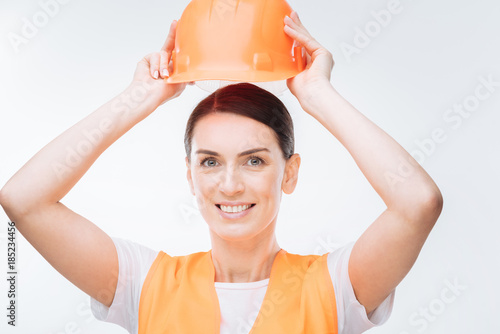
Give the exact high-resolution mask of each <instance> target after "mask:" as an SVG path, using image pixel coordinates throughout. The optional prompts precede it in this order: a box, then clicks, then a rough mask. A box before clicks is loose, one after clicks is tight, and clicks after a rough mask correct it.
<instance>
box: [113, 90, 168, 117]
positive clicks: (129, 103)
mask: <svg viewBox="0 0 500 334" xmlns="http://www.w3.org/2000/svg"><path fill="white" fill-rule="evenodd" d="M161 102H162V101H160V100H159V98H158V97H156V96H155V95H154V94H153V89H152V87H150V86H148V84H146V83H143V82H138V81H133V82H132V83H130V85H129V86H128V87H127V88H125V90H123V92H121V93H120V94H119V95H118V96H117V97H116V99H115V101H113V105H112V109H113V112H115V113H123V114H127V115H137V116H141V117H142V118H146V117H147V116H149V115H150V114H151V113H153V111H155V110H156V109H157V108H158V107H159V106H160V104H161Z"/></svg>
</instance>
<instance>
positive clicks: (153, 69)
mask: <svg viewBox="0 0 500 334" xmlns="http://www.w3.org/2000/svg"><path fill="white" fill-rule="evenodd" d="M159 71H160V54H159V53H158V52H155V53H152V54H151V55H150V58H149V72H150V73H151V76H152V77H153V78H155V79H158V77H159V73H160V72H159Z"/></svg>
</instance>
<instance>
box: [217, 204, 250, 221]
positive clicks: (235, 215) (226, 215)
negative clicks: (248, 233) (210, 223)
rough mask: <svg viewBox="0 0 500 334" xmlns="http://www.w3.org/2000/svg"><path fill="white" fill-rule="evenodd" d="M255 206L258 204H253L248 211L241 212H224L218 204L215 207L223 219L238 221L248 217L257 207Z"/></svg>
mask: <svg viewBox="0 0 500 334" xmlns="http://www.w3.org/2000/svg"><path fill="white" fill-rule="evenodd" d="M255 205H256V204H252V205H251V206H250V207H249V208H248V209H246V210H243V211H241V212H224V211H222V209H221V208H220V205H219V204H216V205H215V207H216V208H217V210H219V214H220V215H221V216H222V218H226V219H237V218H241V217H245V216H246V215H248V214H249V213H250V211H252V209H253V208H254V207H255Z"/></svg>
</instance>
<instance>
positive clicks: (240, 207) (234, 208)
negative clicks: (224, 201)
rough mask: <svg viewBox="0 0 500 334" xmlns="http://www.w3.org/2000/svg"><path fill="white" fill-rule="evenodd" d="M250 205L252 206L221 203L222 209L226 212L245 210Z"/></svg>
mask: <svg viewBox="0 0 500 334" xmlns="http://www.w3.org/2000/svg"><path fill="white" fill-rule="evenodd" d="M249 207H251V205H238V206H225V205H221V206H220V208H221V210H222V211H224V212H231V213H232V212H241V211H245V210H246V209H248V208H249Z"/></svg>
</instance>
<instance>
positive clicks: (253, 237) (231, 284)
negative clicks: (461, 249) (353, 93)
mask: <svg viewBox="0 0 500 334" xmlns="http://www.w3.org/2000/svg"><path fill="white" fill-rule="evenodd" d="M175 29H176V22H175V21H174V22H173V23H172V25H171V28H170V32H169V35H168V37H167V41H166V42H165V44H164V48H163V49H162V50H161V51H160V52H155V53H152V54H149V55H147V56H145V57H144V58H143V59H142V60H141V61H140V62H139V63H138V64H137V68H136V71H135V74H134V78H133V80H132V83H131V84H130V85H129V87H127V88H126V90H125V91H124V92H123V93H121V94H119V95H118V96H117V97H116V98H114V99H113V100H111V101H109V102H108V103H106V104H104V105H103V106H101V107H100V108H99V109H97V110H96V111H95V112H94V113H92V114H90V115H89V116H87V117H86V118H84V119H83V120H81V121H80V122H79V123H77V124H76V125H74V126H73V127H71V128H69V129H68V130H66V131H65V132H63V133H62V134H61V135H60V136H58V137H57V138H55V139H54V140H53V141H51V142H50V143H49V144H47V145H46V146H45V147H43V148H42V149H41V150H40V151H39V152H38V153H37V154H36V155H35V156H34V157H33V158H32V159H30V160H29V161H28V162H27V163H26V164H25V165H24V166H23V167H22V168H21V169H20V170H19V171H18V172H17V173H16V174H15V175H14V176H12V178H11V179H10V180H9V181H8V182H7V184H6V185H5V186H4V187H3V188H2V189H1V191H0V203H1V205H2V206H3V208H4V209H5V211H6V213H7V215H8V216H9V218H10V219H12V220H13V221H15V222H16V226H17V227H18V230H19V232H20V233H22V234H23V236H24V237H25V238H26V239H27V240H28V241H29V242H30V243H31V244H32V245H33V247H35V248H36V250H37V251H39V252H40V254H41V255H42V256H43V257H44V258H45V259H47V261H48V262H49V263H50V264H51V265H52V266H53V267H54V268H55V269H57V270H58V271H59V272H60V273H61V274H62V275H63V276H64V277H66V278H67V279H68V280H70V281H71V282H72V283H73V284H75V285H76V286H77V287H79V288H80V289H81V290H83V291H84V292H85V293H87V294H88V295H89V296H90V297H91V306H92V312H93V314H94V315H95V317H96V318H97V319H99V320H103V321H107V322H112V323H116V324H118V325H120V326H122V327H124V328H126V329H127V330H128V331H129V332H131V333H141V334H146V333H167V332H168V333H214V334H217V333H221V334H229V333H241V334H248V333H250V334H265V333H310V334H313V333H314V334H316V333H322V334H323V333H333V334H338V333H343V334H347V333H349V334H355V333H361V332H363V331H365V330H367V329H369V328H371V327H374V326H376V325H381V324H383V323H384V322H385V321H386V320H387V319H388V317H389V315H390V313H391V310H392V306H393V301H394V296H395V289H396V286H397V285H398V284H399V283H400V282H401V280H402V279H403V278H404V277H405V275H406V274H407V273H408V272H409V270H410V269H411V267H412V266H413V263H414V262H415V260H416V258H417V256H418V254H419V252H420V250H421V248H422V247H423V244H424V242H425V240H426V238H427V236H428V235H429V233H430V231H431V229H432V228H433V226H434V224H435V222H436V221H437V219H438V217H439V214H440V212H441V208H442V197H441V193H440V191H439V189H438V188H437V186H436V185H435V183H434V182H433V180H432V179H431V178H430V176H429V175H428V174H427V173H426V172H425V171H424V170H423V169H422V168H421V166H420V165H418V163H416V161H415V160H414V159H413V158H412V157H411V156H410V155H409V154H408V153H407V152H406V151H405V150H404V149H403V148H402V147H401V146H400V145H399V144H398V143H397V142H396V141H394V139H392V138H391V137H390V136H389V135H387V134H386V133H385V132H384V131H383V130H382V129H380V128H379V127H377V126H376V125H375V124H374V123H372V122H371V121H370V120H368V119H367V118H366V117H364V116H363V115H362V114H361V113H360V112H359V111H358V110H356V109H355V108H354V107H353V106H352V105H351V104H349V102H347V101H346V100H345V99H343V97H342V96H340V94H339V93H338V92H337V91H336V90H335V89H334V88H333V86H332V84H331V83H330V73H331V71H332V67H333V58H332V55H331V54H330V52H329V51H327V50H326V49H325V48H323V47H322V46H321V45H320V44H319V43H318V42H317V41H316V40H315V39H314V38H313V37H312V36H311V35H310V34H309V33H308V31H307V30H306V29H305V27H304V26H303V25H302V23H301V22H300V19H299V18H298V15H297V14H296V13H295V12H292V13H291V16H290V17H288V16H286V17H285V18H284V28H283V30H284V32H285V33H286V34H288V36H290V37H292V38H294V39H295V41H296V42H297V43H299V44H301V45H303V46H304V48H305V50H306V52H307V62H306V68H305V70H304V71H302V72H301V73H299V74H298V75H296V76H294V77H293V78H289V79H287V87H288V88H289V89H290V92H291V93H292V94H293V95H294V96H295V97H296V98H297V100H298V101H299V103H300V105H301V106H302V108H303V109H304V111H305V112H307V113H308V114H310V115H311V116H313V117H314V118H315V119H316V120H317V121H318V122H320V123H321V124H322V125H323V126H325V128H326V129H327V130H328V131H329V132H330V133H331V134H332V135H333V136H334V137H336V138H337V139H338V140H339V141H340V142H341V143H342V144H343V145H344V146H345V148H346V149H347V150H348V151H349V153H350V154H351V156H352V157H353V159H354V160H355V162H356V164H357V165H358V166H359V168H360V169H361V171H362V172H363V174H364V175H365V176H366V178H367V179H368V181H369V182H370V184H371V185H372V186H373V188H374V189H375V190H376V192H377V193H378V194H379V195H380V196H381V198H382V199H383V200H384V202H385V204H386V205H387V209H386V210H385V211H384V212H382V214H381V215H380V216H379V217H378V218H377V219H376V220H375V221H374V222H373V223H372V224H371V225H370V227H369V228H368V229H367V230H366V231H365V232H364V233H363V235H361V237H360V238H359V239H358V240H356V242H353V243H350V244H347V245H345V246H343V247H340V248H338V249H336V250H334V251H332V252H329V253H324V254H322V255H298V254H293V253H289V252H287V251H285V250H284V249H282V248H281V247H280V246H279V245H278V242H277V239H276V235H275V229H276V224H277V217H278V212H279V208H280V202H281V198H282V194H283V193H285V194H291V193H292V192H293V191H294V189H295V187H296V184H297V181H298V172H299V167H300V161H301V160H300V155H299V154H298V153H295V152H294V134H293V122H292V119H291V117H290V115H289V113H288V111H287V109H286V107H285V106H284V105H283V103H282V102H281V101H280V100H279V99H278V98H277V97H275V96H274V95H273V94H271V93H269V92H267V91H266V90H263V89H261V88H258V87H256V86H255V85H253V84H250V83H241V84H234V85H231V86H227V87H224V88H221V89H219V90H217V91H216V92H214V93H213V94H211V95H210V96H208V97H207V98H205V99H203V100H202V101H201V102H200V103H199V104H198V105H197V106H196V108H195V109H194V110H193V112H192V114H191V116H190V118H189V120H188V123H187V127H186V133H185V138H184V144H185V149H186V158H185V162H186V167H187V172H186V177H187V181H188V184H189V187H190V190H191V192H192V194H193V195H194V196H195V197H196V200H197V202H198V206H199V209H200V212H201V215H202V217H203V219H204V220H205V222H206V223H207V225H208V228H209V233H210V238H211V242H212V249H211V250H210V251H207V252H198V253H192V254H188V255H183V256H170V255H168V254H166V253H165V252H163V251H155V250H153V249H150V248H148V247H146V246H143V245H140V244H137V243H135V242H132V241H128V240H124V239H120V238H116V237H114V238H111V237H109V236H108V235H107V234H106V233H105V232H104V231H102V230H101V229H99V228H98V227H97V226H96V225H94V224H93V223H92V222H90V221H89V220H87V219H85V218H84V217H82V216H80V215H78V214H77V213H75V212H73V211H72V210H70V209H69V208H67V207H66V206H65V205H63V204H62V203H61V202H60V200H61V199H62V198H63V197H64V196H65V195H66V193H67V192H68V191H69V190H70V189H71V188H72V187H73V186H74V185H75V184H76V183H77V181H78V180H80V179H81V178H82V176H83V175H84V174H85V172H86V171H87V170H88V169H89V168H90V166H91V165H92V164H93V163H94V161H95V160H96V159H97V158H98V157H99V156H100V155H101V154H102V153H103V152H104V151H105V150H106V149H107V148H108V147H109V146H110V145H111V144H112V143H114V142H115V141H116V140H117V139H118V138H120V137H121V136H122V135H123V134H125V133H126V132H127V131H128V130H129V129H130V128H132V127H133V126H134V125H136V124H137V123H139V122H140V121H142V120H143V119H145V118H146V117H148V116H149V115H151V114H152V113H153V112H154V111H155V110H156V109H157V108H158V107H159V106H160V105H162V104H164V103H166V102H167V101H170V100H172V99H174V98H175V97H177V96H179V95H180V94H181V93H182V92H183V90H184V88H185V87H186V84H187V83H175V84H172V83H167V82H166V80H165V79H166V78H167V76H168V73H172V72H171V70H172V61H171V57H172V56H171V55H172V49H173V47H174V36H175ZM167 69H169V70H168V71H167ZM138 91H140V92H143V93H144V94H140V96H141V97H143V98H142V99H140V101H134V102H137V103H133V104H127V103H123V101H125V100H126V97H130V96H135V95H134V94H136V93H137V92H138ZM117 106H120V107H119V108H117ZM103 122H106V124H108V125H109V126H107V127H106V128H107V129H108V130H109V131H106V132H103V135H102V138H101V140H100V141H96V142H93V143H92V145H87V146H88V152H87V153H88V154H86V155H85V156H83V157H82V158H81V159H80V160H78V161H77V162H75V163H74V164H72V165H71V166H70V167H68V168H67V169H65V172H64V173H56V172H55V171H54V170H53V169H52V167H51V166H52V164H53V163H63V162H64V161H67V152H72V151H74V150H75V149H76V148H77V147H79V145H81V143H82V142H87V141H88V138H87V134H88V133H94V132H95V131H97V129H99V128H100V126H101V125H102V124H103ZM360 129H362V131H360ZM374 152H376V154H374ZM401 159H404V160H406V161H409V163H411V164H412V165H413V167H414V168H413V170H412V173H410V174H409V175H405V179H404V182H396V183H394V182H392V183H389V182H387V179H386V178H385V175H387V174H388V173H392V174H394V173H397V172H398V168H399V166H400V161H401ZM33 190H36V191H33Z"/></svg>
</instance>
